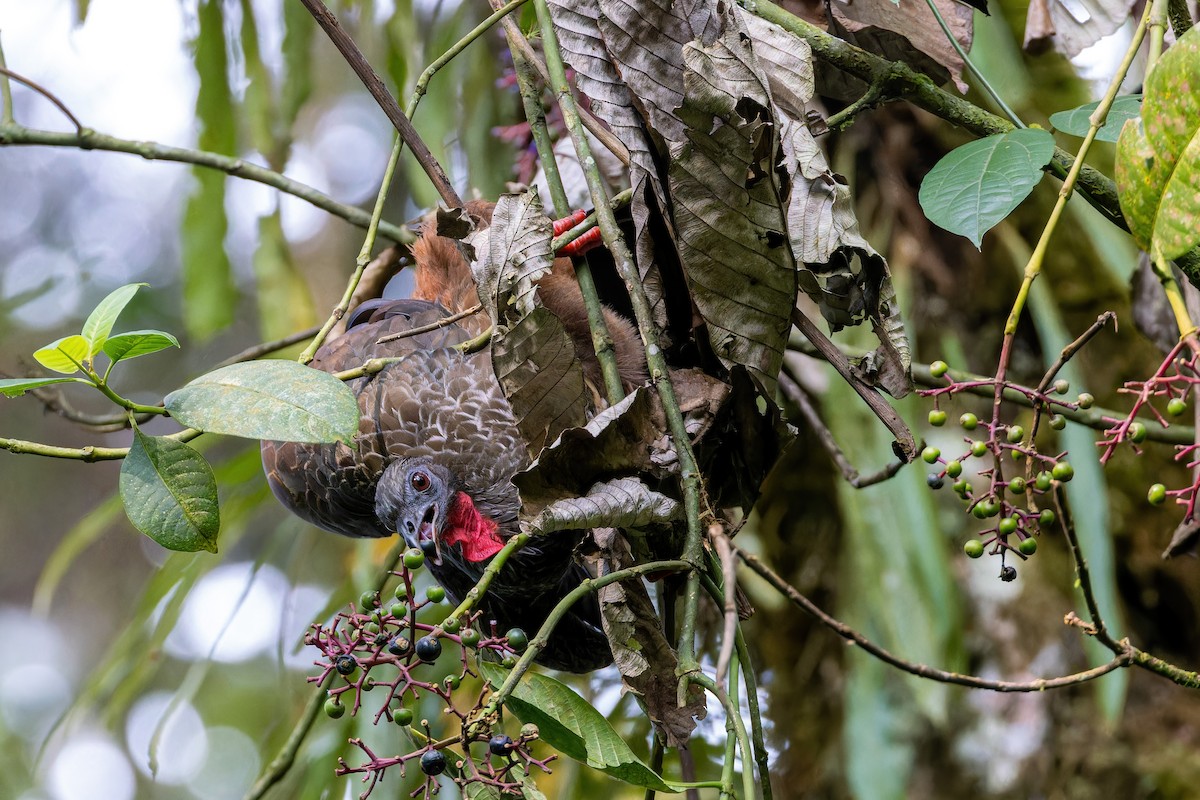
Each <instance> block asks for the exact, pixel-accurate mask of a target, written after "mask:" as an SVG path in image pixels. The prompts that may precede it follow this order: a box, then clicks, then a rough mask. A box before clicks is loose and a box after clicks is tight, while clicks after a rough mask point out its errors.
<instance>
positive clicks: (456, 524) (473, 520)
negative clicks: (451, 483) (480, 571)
mask: <svg viewBox="0 0 1200 800" xmlns="http://www.w3.org/2000/svg"><path fill="white" fill-rule="evenodd" d="M498 527H499V526H498V525H497V524H496V523H495V522H492V521H491V520H490V519H488V518H487V517H485V516H483V515H482V514H480V513H479V509H477V508H475V503H474V502H472V501H471V498H470V496H468V495H467V494H466V492H459V493H458V494H456V495H454V502H452V503H451V504H450V511H449V513H448V514H447V515H446V527H445V529H444V530H445V533H443V534H442V541H443V542H445V543H446V544H447V545H455V544H461V545H462V553H463V557H464V558H466V559H467V561H470V562H473V563H474V562H478V561H486V560H487V559H489V558H491V557H492V556H494V555H496V553H498V552H499V551H500V549H501V548H502V547H504V541H503V540H502V539H501V538H500V535H499V534H498V533H496V530H497V528H498Z"/></svg>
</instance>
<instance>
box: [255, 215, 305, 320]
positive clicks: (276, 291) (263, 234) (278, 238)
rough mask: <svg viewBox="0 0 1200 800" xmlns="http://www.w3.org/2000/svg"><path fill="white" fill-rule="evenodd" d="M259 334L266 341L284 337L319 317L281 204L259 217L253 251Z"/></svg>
mask: <svg viewBox="0 0 1200 800" xmlns="http://www.w3.org/2000/svg"><path fill="white" fill-rule="evenodd" d="M254 277H255V281H256V283H257V288H258V292H257V303H258V318H259V333H260V334H262V338H263V339H264V340H265V341H274V340H275V339H282V338H283V337H284V336H286V335H288V334H289V333H291V332H292V331H297V330H303V329H304V328H307V327H309V326H310V325H312V324H313V322H314V321H315V320H316V316H317V312H316V308H315V307H314V306H313V299H312V293H311V292H310V291H309V290H308V281H306V280H305V279H304V276H303V275H301V274H300V271H299V270H298V269H297V268H296V262H295V261H294V260H293V259H292V252H291V249H290V248H289V247H288V241H287V237H286V236H285V235H284V233H283V221H282V216H281V214H280V211H279V206H278V204H277V205H276V206H275V210H274V211H272V212H271V213H270V214H267V215H265V216H262V217H259V219H258V249H257V250H255V251H254Z"/></svg>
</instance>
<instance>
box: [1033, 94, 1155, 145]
mask: <svg viewBox="0 0 1200 800" xmlns="http://www.w3.org/2000/svg"><path fill="white" fill-rule="evenodd" d="M1099 106H1100V101H1099V100H1097V101H1096V102H1094V103H1087V104H1086V105H1082V106H1078V107H1076V108H1072V109H1070V110H1068V111H1057V112H1055V113H1053V114H1051V115H1050V124H1051V125H1053V126H1054V127H1055V128H1057V129H1058V130H1060V131H1062V132H1063V133H1069V134H1071V135H1072V136H1080V137H1083V136H1087V132H1088V130H1089V129H1090V128H1091V127H1092V122H1091V120H1090V119H1089V117H1091V115H1092V113H1093V112H1094V111H1095V110H1096V109H1097V108H1098V107H1099ZM1141 110H1142V96H1141V95H1140V94H1123V95H1121V96H1120V97H1118V98H1116V99H1115V100H1113V104H1112V107H1111V108H1109V110H1108V116H1107V117H1105V118H1104V124H1103V125H1101V126H1100V130H1098V131H1097V132H1096V139H1097V140H1099V141H1101V142H1115V141H1117V137H1118V136H1120V135H1121V128H1122V126H1124V125H1125V121H1126V120H1131V119H1134V118H1136V117H1137V116H1138V114H1139V113H1141Z"/></svg>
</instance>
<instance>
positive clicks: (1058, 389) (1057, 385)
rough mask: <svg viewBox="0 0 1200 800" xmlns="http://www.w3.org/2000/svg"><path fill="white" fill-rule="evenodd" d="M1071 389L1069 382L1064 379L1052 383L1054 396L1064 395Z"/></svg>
mask: <svg viewBox="0 0 1200 800" xmlns="http://www.w3.org/2000/svg"><path fill="white" fill-rule="evenodd" d="M1070 388H1071V382H1070V381H1068V380H1066V379H1065V378H1059V379H1058V380H1056V381H1055V382H1054V393H1055V394H1066V393H1067V392H1068V391H1069V390H1070Z"/></svg>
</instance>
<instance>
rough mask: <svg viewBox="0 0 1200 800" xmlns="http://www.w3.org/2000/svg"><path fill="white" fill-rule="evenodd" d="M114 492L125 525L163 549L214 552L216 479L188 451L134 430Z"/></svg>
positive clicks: (180, 444) (217, 520)
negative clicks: (129, 524) (117, 492)
mask: <svg viewBox="0 0 1200 800" xmlns="http://www.w3.org/2000/svg"><path fill="white" fill-rule="evenodd" d="M120 490H121V502H123V503H124V504H125V513H126V515H128V516H129V521H130V522H132V523H133V525H134V527H135V528H137V529H138V530H139V531H141V532H142V533H144V534H146V535H147V536H149V537H150V538H151V539H153V540H154V541H156V542H158V543H159V544H161V545H162V546H163V547H165V548H167V549H168V550H178V551H181V552H185V553H192V552H195V551H197V550H207V551H209V552H210V553H215V552H217V533H218V531H220V529H221V517H220V512H219V511H218V508H217V480H216V478H214V477H213V471H212V467H210V466H209V465H208V462H207V461H205V460H204V456H202V455H200V454H199V453H198V452H196V451H195V450H193V449H192V448H191V447H188V446H187V445H186V444H184V443H183V442H177V441H175V440H174V439H167V438H165V437H161V436H146V435H145V434H143V433H142V432H141V431H139V430H136V429H135V430H134V432H133V445H132V446H131V447H130V448H129V455H127V456H126V457H125V460H124V461H123V462H122V463H121V480H120Z"/></svg>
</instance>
